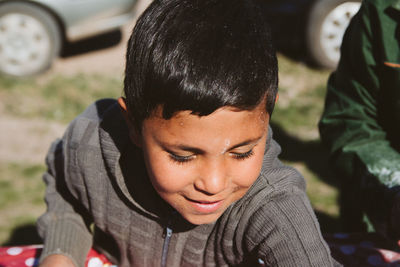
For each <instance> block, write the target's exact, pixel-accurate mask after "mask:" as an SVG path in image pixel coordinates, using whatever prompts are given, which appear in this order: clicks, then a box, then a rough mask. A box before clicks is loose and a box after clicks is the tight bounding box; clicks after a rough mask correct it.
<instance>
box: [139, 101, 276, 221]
mask: <svg viewBox="0 0 400 267" xmlns="http://www.w3.org/2000/svg"><path fill="white" fill-rule="evenodd" d="M268 123H269V115H268V113H267V112H266V111H265V102H263V103H261V104H260V105H258V106H257V107H256V108H255V109H253V110H250V111H243V110H237V109H233V108H230V107H223V108H220V109H218V110H216V111H215V112H214V113H212V114H210V115H208V116H197V115H192V114H190V111H181V112H178V113H177V114H176V115H174V116H173V117H172V118H171V119H169V120H165V119H163V118H162V117H161V109H159V110H157V111H156V112H155V114H154V115H153V116H152V117H150V118H149V119H146V120H145V121H144V122H143V128H142V135H141V137H140V146H141V147H142V149H143V153H144V158H145V162H146V167H147V171H148V174H149V177H150V180H151V182H152V184H153V186H154V188H155V190H156V191H157V192H158V194H159V195H160V196H161V197H162V198H163V199H164V200H165V201H166V202H168V203H169V204H170V205H171V206H172V207H173V208H175V209H176V210H177V211H178V212H179V213H180V214H181V215H182V216H183V217H184V218H185V219H186V220H187V221H189V222H190V223H193V224H206V223H211V222H214V221H215V220H217V219H218V218H219V217H220V216H221V215H222V213H223V212H224V211H225V210H226V209H227V208H228V206H229V205H230V204H232V203H233V202H235V201H236V200H238V199H240V198H241V197H242V196H243V195H244V194H245V193H246V192H247V190H248V189H249V187H250V186H251V185H252V184H253V183H254V181H255V180H256V179H257V177H258V175H259V173H260V170H261V165H262V160H263V155H264V150H265V143H266V139H267V133H268Z"/></svg>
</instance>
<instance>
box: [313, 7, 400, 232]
mask: <svg viewBox="0 0 400 267" xmlns="http://www.w3.org/2000/svg"><path fill="white" fill-rule="evenodd" d="M341 55H342V56H341V59H340V63H339V66H338V68H337V70H336V71H335V72H334V73H332V75H331V77H330V79H329V82H328V91H327V96H326V102H325V110H324V113H323V115H322V118H321V121H320V124H319V127H320V135H321V139H322V141H323V143H325V144H326V145H327V146H328V148H329V151H330V154H331V160H332V162H333V166H334V168H335V169H336V170H338V171H339V174H340V178H341V181H342V186H343V188H342V189H343V190H344V191H342V194H343V195H344V196H346V195H347V196H350V197H349V198H345V199H346V200H345V201H346V203H344V204H345V205H347V206H348V207H349V209H352V211H350V214H352V215H351V216H352V217H353V219H354V217H357V216H358V215H356V213H357V212H356V210H355V209H354V208H358V211H359V213H358V214H359V215H360V214H361V213H366V214H367V215H368V217H369V219H370V220H371V221H372V223H373V224H374V226H375V228H377V227H382V228H381V230H383V231H386V233H388V231H389V233H390V229H389V228H390V226H389V225H388V223H387V222H388V216H389V212H390V209H391V206H392V201H393V195H394V194H395V193H396V192H398V191H399V188H398V187H399V186H400V153H399V151H400V138H399V137H400V0H364V2H363V4H362V6H361V9H360V11H359V12H358V13H357V15H356V16H355V17H354V18H353V20H352V21H351V23H350V25H349V27H348V29H347V31H346V34H345V36H344V39H343V43H342V48H341ZM346 190H347V192H345V191H346ZM358 217H360V216H358ZM377 230H378V229H377Z"/></svg>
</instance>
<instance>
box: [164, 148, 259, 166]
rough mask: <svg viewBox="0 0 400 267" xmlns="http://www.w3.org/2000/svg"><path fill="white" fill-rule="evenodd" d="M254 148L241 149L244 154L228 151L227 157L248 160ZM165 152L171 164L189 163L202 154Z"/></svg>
mask: <svg viewBox="0 0 400 267" xmlns="http://www.w3.org/2000/svg"><path fill="white" fill-rule="evenodd" d="M254 146H255V145H254ZM254 146H252V147H251V148H250V149H248V148H246V150H245V149H241V150H242V151H244V152H241V151H228V155H229V156H231V157H232V158H234V159H238V160H245V159H248V158H250V157H251V156H253V155H254V150H253V149H254ZM247 149H248V150H247ZM166 151H167V153H168V155H169V157H170V159H171V160H172V161H173V162H177V163H185V162H189V161H191V160H194V159H196V158H197V157H198V156H200V155H201V154H202V153H199V152H190V153H188V154H180V153H177V152H173V151H170V150H166ZM221 154H222V153H221Z"/></svg>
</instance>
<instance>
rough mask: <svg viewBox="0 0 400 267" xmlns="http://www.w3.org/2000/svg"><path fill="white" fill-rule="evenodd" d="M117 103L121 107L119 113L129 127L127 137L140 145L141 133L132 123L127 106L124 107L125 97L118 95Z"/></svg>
mask: <svg viewBox="0 0 400 267" xmlns="http://www.w3.org/2000/svg"><path fill="white" fill-rule="evenodd" d="M118 104H119V107H120V108H121V113H122V115H123V116H124V119H125V122H126V124H127V125H128V129H129V137H130V138H131V140H132V142H133V143H134V144H135V145H136V146H138V147H141V146H142V141H141V138H140V137H141V135H140V133H139V131H138V130H137V129H136V127H135V125H134V124H133V123H132V119H131V118H132V117H131V116H130V115H129V111H128V108H127V107H126V103H125V98H123V97H120V98H118Z"/></svg>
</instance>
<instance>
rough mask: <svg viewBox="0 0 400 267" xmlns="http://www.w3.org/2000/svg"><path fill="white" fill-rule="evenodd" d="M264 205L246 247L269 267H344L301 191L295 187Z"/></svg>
mask: <svg viewBox="0 0 400 267" xmlns="http://www.w3.org/2000/svg"><path fill="white" fill-rule="evenodd" d="M258 201H260V200H258ZM264 202H265V204H263V205H261V208H259V209H258V210H257V211H256V212H255V213H254V214H253V216H252V217H251V219H250V221H251V222H252V223H251V227H249V229H248V233H247V235H246V236H248V239H246V243H247V245H248V249H249V250H252V251H253V252H252V254H253V255H257V257H258V259H260V260H261V261H263V262H264V263H265V264H266V266H307V267H309V266H316V267H317V266H318V267H321V266H341V265H340V264H339V263H337V262H336V261H335V260H334V259H333V258H332V257H331V255H330V250H329V247H328V245H327V244H326V243H325V241H324V239H323V237H322V235H321V232H320V228H319V224H318V221H317V219H316V217H315V214H314V212H313V210H312V208H311V205H310V203H309V201H308V199H307V196H306V194H305V192H304V191H303V190H302V189H301V188H298V187H295V186H293V187H291V188H288V189H287V190H285V191H281V192H279V193H278V194H276V195H274V196H273V197H271V198H268V199H266V198H265V199H264Z"/></svg>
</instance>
